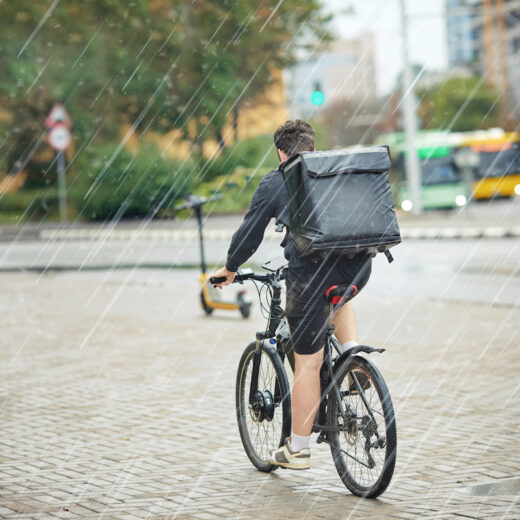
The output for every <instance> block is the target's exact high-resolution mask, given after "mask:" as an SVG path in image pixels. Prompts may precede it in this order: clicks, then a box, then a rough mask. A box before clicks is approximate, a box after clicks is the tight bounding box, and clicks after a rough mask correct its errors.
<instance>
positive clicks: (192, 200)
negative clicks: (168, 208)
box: [173, 193, 222, 211]
mask: <svg viewBox="0 0 520 520" xmlns="http://www.w3.org/2000/svg"><path fill="white" fill-rule="evenodd" d="M221 198H222V194H220V193H216V194H214V195H211V196H209V197H199V196H197V195H188V196H186V197H185V199H186V202H185V203H184V204H180V205H179V206H175V207H174V208H173V209H174V210H175V211H179V210H181V209H190V208H196V207H197V206H198V207H200V206H202V205H203V204H206V203H207V202H213V201H215V200H220V199H221Z"/></svg>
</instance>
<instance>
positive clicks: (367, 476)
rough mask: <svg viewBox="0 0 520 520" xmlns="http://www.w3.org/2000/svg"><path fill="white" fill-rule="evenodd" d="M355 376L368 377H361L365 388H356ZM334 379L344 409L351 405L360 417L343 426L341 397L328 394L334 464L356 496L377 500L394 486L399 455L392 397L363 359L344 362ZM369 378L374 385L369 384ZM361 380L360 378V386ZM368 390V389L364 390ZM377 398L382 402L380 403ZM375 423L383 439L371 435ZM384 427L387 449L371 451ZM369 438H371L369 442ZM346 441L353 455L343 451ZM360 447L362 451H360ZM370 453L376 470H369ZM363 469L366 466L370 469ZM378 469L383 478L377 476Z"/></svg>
mask: <svg viewBox="0 0 520 520" xmlns="http://www.w3.org/2000/svg"><path fill="white" fill-rule="evenodd" d="M352 372H354V373H355V374H356V376H358V375H359V376H360V377H361V376H363V373H364V376H363V377H361V379H362V380H363V382H362V383H361V385H362V386H361V387H360V386H359V385H355V382H354V379H353V378H352V375H351V374H352ZM334 376H335V377H334V378H335V380H336V381H337V388H339V389H340V391H341V392H342V401H343V403H344V405H345V406H346V404H347V403H348V404H349V405H350V409H351V410H353V411H354V412H355V414H356V417H357V418H356V419H352V418H351V419H349V420H348V422H347V423H345V420H343V418H342V421H341V424H340V421H339V417H340V415H341V414H340V413H339V410H338V397H337V393H336V390H335V388H334V386H333V387H332V388H331V389H330V390H329V393H328V400H327V424H328V426H329V427H332V428H331V431H330V432H329V433H328V439H329V444H330V450H331V453H332V458H333V460H334V464H335V466H336V469H337V471H338V474H339V476H340V478H341V480H342V481H343V483H344V484H345V486H346V487H347V488H348V489H349V490H350V491H351V492H352V493H353V494H354V495H357V496H360V497H365V498H376V497H378V496H379V495H381V494H382V493H383V492H384V491H385V490H386V488H387V487H388V485H389V484H390V481H391V479H392V476H393V473H394V468H395V461H396V455H397V428H396V422H395V413H394V408H393V405H392V400H391V398H390V393H389V391H388V388H387V386H386V383H385V381H384V379H383V376H382V375H381V373H380V372H379V370H378V369H377V368H376V367H375V366H374V365H373V364H372V363H371V362H370V361H368V360H367V359H365V358H363V357H360V356H354V357H352V358H351V359H349V360H343V361H340V362H339V363H338V364H336V366H335V367H334ZM367 376H368V380H369V381H370V385H368V384H367V383H366V381H367V379H366V377H367ZM360 377H357V379H358V383H359V379H360ZM364 386H367V387H366V388H363V387H364ZM359 390H361V392H363V394H364V396H365V398H366V401H367V402H368V404H369V407H370V408H371V410H372V413H371V414H370V412H369V410H368V408H367V406H366V404H365V403H364V401H363V398H362V396H361V392H359ZM343 394H345V395H343ZM376 398H377V401H378V402H376ZM377 406H380V410H379V409H377V408H376V407H377ZM360 411H361V412H362V414H363V418H362V419H361V420H359V415H360V413H359V412H360ZM374 420H375V424H377V428H376V433H377V434H379V437H378V436H377V435H376V433H370V432H371V430H373V425H374ZM354 423H355V425H354ZM360 426H361V429H360ZM383 426H384V435H385V445H384V447H383V446H377V447H372V448H369V449H368V451H367V449H366V443H367V442H369V443H370V441H371V440H372V442H374V443H375V442H376V440H377V441H379V439H380V438H381V437H382V435H381V432H382V430H383ZM339 427H342V428H343V430H342V431H338V428H339ZM334 428H335V431H334ZM365 431H366V433H365ZM367 435H370V436H369V437H368V439H367ZM342 440H344V441H345V445H348V446H350V450H351V451H350V452H349V451H348V449H347V450H344V449H343V448H342ZM359 441H361V442H359ZM353 442H354V444H353ZM360 445H361V447H362V450H361V449H360V450H358V447H359V446H360ZM383 449H384V457H381V455H380V453H382V452H383ZM368 453H370V456H371V457H372V461H373V462H374V463H375V462H376V461H375V459H374V456H375V457H376V458H377V459H378V463H376V468H372V469H371V468H370V467H369V465H370V461H369V455H368ZM354 457H355V458H354ZM355 459H357V460H355ZM362 459H364V460H362ZM363 466H366V468H368V469H366V468H364V467H363ZM374 469H376V471H377V472H378V473H379V474H377V473H376V474H374V471H373V470H374Z"/></svg>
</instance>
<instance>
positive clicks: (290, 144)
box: [274, 119, 315, 162]
mask: <svg viewBox="0 0 520 520" xmlns="http://www.w3.org/2000/svg"><path fill="white" fill-rule="evenodd" d="M274 144H275V146H276V149H277V152H278V158H279V159H280V162H284V161H286V160H287V159H288V158H289V157H291V155H294V154H295V153H298V152H305V151H309V152H313V151H314V150H315V148H314V130H313V129H312V126H311V125H310V124H309V123H307V122H305V121H303V120H302V119H295V120H294V121H286V122H285V123H284V124H283V125H282V126H280V127H278V130H276V132H275V133H274Z"/></svg>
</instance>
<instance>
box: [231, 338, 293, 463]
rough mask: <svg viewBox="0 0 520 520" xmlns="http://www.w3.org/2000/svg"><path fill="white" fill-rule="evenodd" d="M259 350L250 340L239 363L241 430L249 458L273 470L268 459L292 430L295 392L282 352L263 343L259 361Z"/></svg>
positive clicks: (238, 388) (237, 385) (238, 415)
mask: <svg viewBox="0 0 520 520" xmlns="http://www.w3.org/2000/svg"><path fill="white" fill-rule="evenodd" d="M255 350H256V342H253V343H250V344H249V345H248V346H247V347H246V349H245V350H244V353H243V354H242V358H241V359H240V363H239V365H238V373H237V383H236V408H237V420H238V429H239V431H240V437H241V439H242V444H243V446H244V449H245V451H246V454H247V456H248V457H249V460H250V461H251V462H252V463H253V464H254V465H255V466H256V467H257V468H258V469H259V470H260V471H265V472H269V471H272V470H273V469H275V468H276V466H273V465H272V464H269V462H267V456H268V455H269V453H270V452H271V451H272V450H275V449H276V448H278V447H280V446H281V445H282V444H283V442H284V440H285V437H287V436H289V435H290V433H291V394H290V390H289V383H288V381H287V374H286V373H285V369H284V367H283V363H282V361H281V359H280V356H279V355H278V352H277V351H276V350H275V349H274V348H272V347H270V346H268V345H262V348H261V349H260V351H259V353H258V354H256V356H257V358H256V360H255ZM252 382H253V384H251V383H252Z"/></svg>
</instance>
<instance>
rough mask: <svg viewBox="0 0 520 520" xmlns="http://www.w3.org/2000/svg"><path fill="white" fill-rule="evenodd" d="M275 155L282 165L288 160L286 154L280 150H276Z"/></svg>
mask: <svg viewBox="0 0 520 520" xmlns="http://www.w3.org/2000/svg"><path fill="white" fill-rule="evenodd" d="M276 153H277V154H278V159H279V160H280V162H281V163H283V162H285V161H287V159H289V157H288V156H287V154H286V153H285V152H284V151H283V150H281V149H280V148H277V149H276Z"/></svg>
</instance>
